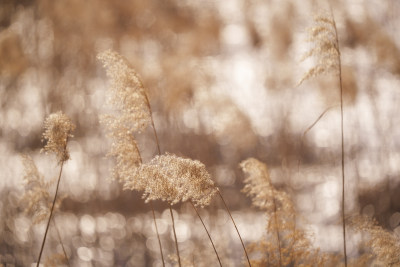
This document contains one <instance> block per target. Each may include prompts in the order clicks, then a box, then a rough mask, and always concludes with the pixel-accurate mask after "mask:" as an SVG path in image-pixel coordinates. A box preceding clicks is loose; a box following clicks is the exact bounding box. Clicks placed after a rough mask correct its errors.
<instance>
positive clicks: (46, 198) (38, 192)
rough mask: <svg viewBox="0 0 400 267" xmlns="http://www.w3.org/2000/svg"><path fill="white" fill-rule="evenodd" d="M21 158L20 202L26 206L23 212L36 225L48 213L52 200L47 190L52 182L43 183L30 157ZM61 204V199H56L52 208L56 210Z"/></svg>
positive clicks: (41, 176)
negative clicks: (23, 187)
mask: <svg viewBox="0 0 400 267" xmlns="http://www.w3.org/2000/svg"><path fill="white" fill-rule="evenodd" d="M21 158H22V163H23V165H24V176H23V180H24V183H25V191H24V194H23V196H22V199H21V201H22V202H23V203H25V204H26V208H25V212H26V213H27V214H29V215H31V216H32V218H33V223H34V224H37V223H40V222H42V221H44V220H45V219H46V218H47V216H48V214H49V213H50V208H51V205H52V199H51V196H50V194H49V192H48V189H49V187H50V185H51V184H53V183H54V181H51V182H48V183H46V182H45V180H44V177H43V175H41V174H40V173H39V171H38V169H37V167H36V165H35V163H34V162H33V160H32V158H31V157H29V156H28V155H22V156H21ZM61 202H62V198H58V200H57V201H56V205H55V207H54V208H55V209H57V208H58V207H59V206H60V204H61Z"/></svg>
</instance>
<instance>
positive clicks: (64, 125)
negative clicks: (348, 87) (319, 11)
mask: <svg viewBox="0 0 400 267" xmlns="http://www.w3.org/2000/svg"><path fill="white" fill-rule="evenodd" d="M309 32H310V41H311V42H312V43H313V44H314V47H313V48H312V49H311V50H310V51H309V52H308V53H307V54H306V55H305V57H304V58H309V57H313V58H314V59H315V60H316V65H315V66H314V67H313V68H311V69H310V70H309V71H308V72H306V73H305V75H304V76H303V78H302V79H301V80H300V82H299V85H300V84H302V83H303V82H304V81H306V80H308V79H310V78H312V77H315V76H318V75H321V74H327V73H334V74H335V75H337V77H338V89H339V90H338V91H339V95H340V133H341V183H342V190H341V217H342V237H343V261H344V265H345V266H346V267H347V265H348V257H347V247H346V245H347V244H346V214H345V155H344V147H345V146H344V127H343V119H344V108H343V84H342V66H341V65H342V63H341V55H340V47H339V37H338V31H337V26H336V22H335V19H334V16H333V12H332V9H331V10H330V15H328V16H317V17H316V18H315V25H314V26H313V27H312V28H310V30H309ZM98 58H99V59H100V61H101V62H102V63H103V65H104V67H105V68H106V70H107V75H108V77H109V79H110V90H109V91H110V101H109V103H110V104H111V106H112V107H113V109H114V113H113V114H112V115H110V114H108V115H104V116H102V117H101V122H102V123H103V124H104V126H105V127H106V129H107V131H108V136H109V137H110V139H111V141H112V145H111V150H110V152H109V154H108V156H111V157H113V158H114V159H115V161H116V165H115V168H114V169H113V175H114V178H115V179H117V180H118V181H119V182H120V183H121V184H122V186H123V188H124V189H125V190H132V191H133V190H134V191H139V192H142V193H143V198H144V199H145V202H146V203H149V204H150V209H151V211H152V218H153V222H154V226H155V230H156V235H157V240H158V246H159V251H160V257H161V261H162V265H163V266H164V267H165V262H166V259H165V258H166V257H165V256H164V252H163V246H162V242H161V238H160V234H159V228H158V225H157V220H156V214H155V209H154V206H153V203H152V201H154V200H162V201H165V202H167V203H168V209H169V213H170V217H171V222H172V230H173V236H174V245H175V250H176V255H177V263H178V265H179V266H180V267H181V266H182V261H181V255H180V249H179V245H178V239H177V234H176V226H175V219H174V214H173V210H172V207H173V205H174V204H176V203H178V202H189V203H190V205H191V206H192V207H193V210H194V211H195V213H196V215H197V217H198V218H199V220H200V222H201V224H202V226H203V228H204V230H205V232H206V234H207V237H208V239H209V241H210V244H211V246H212V247H213V250H214V253H215V255H216V260H217V261H218V264H219V266H222V260H221V257H220V255H219V254H218V252H217V249H216V246H215V243H214V241H213V239H212V236H211V234H210V232H209V230H208V229H207V226H206V225H205V223H204V220H203V218H202V217H201V215H200V213H199V210H198V207H199V206H200V207H202V208H203V207H205V206H208V205H209V204H210V201H211V200H212V199H213V198H214V196H215V195H218V196H219V198H220V200H221V202H222V204H223V206H224V208H225V209H226V211H227V213H228V214H229V217H230V219H231V221H232V223H233V226H234V228H235V231H236V232H237V235H238V237H239V239H240V242H241V246H242V248H243V252H244V255H245V257H246V264H248V265H249V266H250V267H251V266H252V264H253V266H263V265H265V264H266V265H267V266H268V265H278V266H292V265H302V264H306V265H307V263H308V262H312V264H311V265H315V264H316V265H319V264H323V262H325V260H326V259H328V258H329V259H331V260H333V259H334V257H330V256H327V255H322V256H321V254H319V252H317V251H315V250H313V249H311V244H310V241H309V240H308V239H307V238H305V234H304V232H302V231H301V230H300V229H298V227H297V222H296V212H295V210H294V205H293V203H292V202H291V200H290V198H289V196H288V195H287V194H286V193H284V192H282V191H279V190H277V189H276V188H275V187H274V186H273V185H272V184H271V182H270V180H269V173H268V170H267V167H266V166H265V165H263V163H261V162H258V161H257V160H255V159H248V160H246V161H244V162H242V163H241V167H242V169H243V171H244V172H245V173H247V174H249V177H248V178H247V179H246V180H245V183H246V186H245V188H244V191H245V192H246V193H247V194H248V195H249V196H250V197H252V199H253V205H254V206H256V207H259V208H261V209H263V210H265V211H266V212H267V215H268V216H269V219H268V224H267V231H268V232H269V233H268V234H269V235H267V238H268V239H271V238H272V239H273V240H275V243H274V244H273V243H272V241H271V240H267V241H263V242H261V243H260V244H257V245H252V246H251V249H250V251H251V252H254V251H262V252H264V253H265V254H266V255H267V256H266V257H265V258H262V259H260V260H250V257H249V254H248V251H247V249H246V247H245V244H244V242H243V239H242V237H241V235H240V232H239V229H238V227H237V224H236V222H235V220H234V218H233V216H232V214H231V212H230V210H229V208H228V205H227V203H226V201H225V199H224V197H223V195H222V193H221V191H220V190H219V188H218V187H217V186H216V185H215V184H214V182H213V181H212V179H211V177H210V175H209V174H208V172H207V170H206V168H205V166H204V164H202V163H201V162H199V161H196V160H191V159H185V158H181V157H178V156H176V155H173V154H168V153H166V154H163V153H162V152H161V148H160V141H159V138H158V135H157V130H156V126H155V122H154V118H153V111H152V108H151V104H150V101H149V98H148V94H147V92H146V88H145V86H144V85H143V83H142V81H141V79H140V78H139V75H138V74H137V73H136V72H135V71H134V69H133V68H131V67H130V66H129V64H128V62H127V61H126V60H125V59H124V58H123V57H122V56H120V55H119V54H118V53H116V52H113V51H110V50H108V51H105V52H103V53H101V54H99V55H98ZM333 107H335V106H332V107H330V108H328V109H327V110H325V111H324V112H323V113H322V114H321V115H320V116H319V117H318V119H317V120H316V121H315V122H314V123H313V124H312V125H311V126H310V127H309V128H308V129H307V130H306V131H305V132H304V134H303V137H304V135H305V134H306V133H307V132H308V131H310V130H311V128H312V127H313V126H314V125H315V124H316V123H317V122H318V121H319V120H320V119H321V118H322V116H324V114H325V113H326V112H327V111H328V110H329V109H331V108H333ZM147 127H151V130H152V134H153V137H154V140H155V144H156V146H157V154H158V155H156V156H155V157H154V158H153V159H152V160H151V161H149V162H143V159H142V156H141V151H140V148H139V145H138V143H137V141H136V139H135V134H136V133H138V132H140V131H142V130H144V129H146V128H147ZM44 128H45V132H44V134H43V139H44V140H45V141H46V145H45V147H44V149H43V151H44V152H49V153H53V154H54V155H55V156H56V158H57V161H58V163H59V173H58V178H57V183H56V188H55V193H54V197H53V198H52V200H51V201H50V203H47V204H45V206H46V205H47V206H46V207H47V208H48V211H49V213H48V217H47V223H46V228H45V232H44V235H43V240H42V243H41V246H40V252H39V255H38V259H37V263H36V266H37V267H38V266H39V265H40V262H41V258H42V254H43V250H44V247H45V243H46V239H47V235H48V232H49V228H50V224H51V222H53V225H54V227H55V229H56V231H57V234H58V237H59V240H60V243H61V246H62V250H63V254H64V258H65V262H66V263H67V265H68V266H69V265H70V263H69V259H68V255H67V253H66V250H65V248H64V245H63V243H62V240H61V236H60V234H59V232H58V229H57V227H56V225H55V221H54V212H55V209H56V206H57V205H56V203H57V200H58V193H59V188H60V182H61V177H62V172H63V167H64V163H65V162H66V161H67V160H68V159H69V153H68V149H67V144H68V139H69V138H71V137H72V131H73V130H74V128H75V125H73V123H72V122H71V120H70V119H69V118H68V117H67V116H66V115H64V114H63V113H61V112H57V113H53V114H51V115H50V116H49V117H48V118H47V119H46V121H45V127H44ZM25 161H26V162H28V163H27V166H28V165H29V168H26V169H28V170H30V172H27V174H26V177H27V181H28V182H29V181H32V179H31V178H29V177H31V176H32V177H33V176H34V177H39V176H40V175H39V174H38V173H37V170H36V169H35V167H34V166H33V163H32V162H33V161H32V162H31V161H29V160H28V159H26V160H25ZM30 179H31V180H30ZM37 179H39V178H37ZM40 194H41V196H43V195H46V194H47V193H46V192H44V191H43V192H41V193H40ZM46 196H47V198H48V199H50V198H49V196H48V194H47V195H46ZM30 205H31V206H35V205H36V206H37V205H39V204H38V203H37V202H35V203H31V204H30ZM40 205H41V204H40ZM365 221H366V219H365V220H364V222H365ZM364 224H365V228H364V229H370V233H371V235H372V236H373V235H374V234H375V233H376V232H378V233H379V234H377V236H378V237H376V240H378V239H379V237H381V236H386V232H384V231H383V230H382V229H380V228H376V226H375V225H374V224H373V223H364ZM371 229H374V231H375V232H374V231H372V230H371ZM272 232H274V234H273V235H271V234H272ZM387 239H390V238H389V237H387V238H386V240H387ZM390 242H392V243H390V244H391V245H392V246H395V245H393V244H395V241H393V240H390ZM376 253H377V255H380V253H384V252H380V251H378V252H376ZM391 253H392V254H393V255H396V252H391ZM392 254H391V255H392ZM310 255H312V257H314V258H312V260H310V257H311V256H310ZM317 257H321V259H320V260H316V258H317ZM382 258H383V260H382V261H384V259H385V258H384V257H382ZM393 258H394V259H392V258H391V262H392V263H397V262H398V261H397V262H396V260H395V258H396V257H395V256H393Z"/></svg>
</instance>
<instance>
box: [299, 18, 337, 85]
mask: <svg viewBox="0 0 400 267" xmlns="http://www.w3.org/2000/svg"><path fill="white" fill-rule="evenodd" d="M308 34H309V39H308V41H309V42H310V43H312V44H313V47H312V48H311V49H310V50H309V51H308V52H307V53H306V54H305V55H304V56H303V58H302V59H303V60H305V59H306V58H310V57H312V58H314V59H315V61H316V64H315V66H314V67H313V68H311V69H309V70H308V71H307V72H306V73H305V74H304V76H303V77H302V79H301V80H300V82H299V83H298V85H300V84H301V83H302V82H304V81H305V80H307V79H309V78H312V77H315V76H318V75H320V74H327V73H329V72H333V73H335V74H337V73H338V72H339V60H340V51H339V41H338V37H337V33H336V24H335V21H334V20H333V19H332V18H331V17H329V16H317V17H315V18H314V26H313V27H311V28H309V29H308Z"/></svg>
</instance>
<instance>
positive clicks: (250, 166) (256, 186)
mask: <svg viewBox="0 0 400 267" xmlns="http://www.w3.org/2000/svg"><path fill="white" fill-rule="evenodd" d="M240 167H241V168H242V170H243V172H244V173H245V174H247V177H246V178H245V180H244V182H245V187H244V188H243V192H245V193H246V194H247V195H248V196H250V197H251V198H252V201H253V205H254V206H256V207H259V208H261V209H264V210H267V211H272V210H275V208H276V209H277V210H278V211H282V212H286V213H288V214H290V213H293V214H294V206H293V202H292V201H291V199H290V197H289V195H288V194H287V193H286V192H283V191H281V190H277V189H276V188H275V187H274V186H273V185H272V184H271V180H270V176H269V171H268V167H267V165H266V164H264V163H262V162H261V161H259V160H257V159H255V158H249V159H247V160H244V161H243V162H241V163H240Z"/></svg>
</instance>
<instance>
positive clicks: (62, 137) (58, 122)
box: [42, 111, 75, 163]
mask: <svg viewBox="0 0 400 267" xmlns="http://www.w3.org/2000/svg"><path fill="white" fill-rule="evenodd" d="M44 129H45V131H44V133H43V140H46V145H45V146H44V148H43V149H42V151H44V152H45V153H49V152H50V153H54V154H55V155H56V157H57V160H58V162H59V163H61V162H64V161H67V160H68V159H69V152H68V150H67V141H68V138H69V137H73V135H72V132H73V131H74V130H75V125H74V124H73V123H72V121H71V119H70V118H69V117H68V116H67V115H65V114H63V113H62V112H61V111H58V112H57V113H53V114H50V116H49V117H47V118H46V120H45V122H44Z"/></svg>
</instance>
